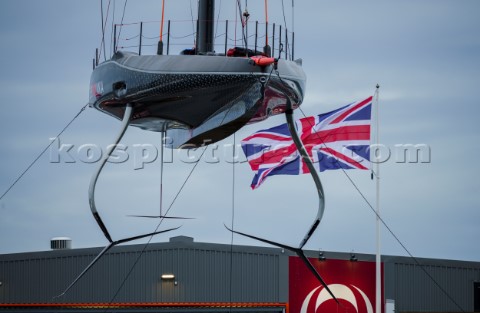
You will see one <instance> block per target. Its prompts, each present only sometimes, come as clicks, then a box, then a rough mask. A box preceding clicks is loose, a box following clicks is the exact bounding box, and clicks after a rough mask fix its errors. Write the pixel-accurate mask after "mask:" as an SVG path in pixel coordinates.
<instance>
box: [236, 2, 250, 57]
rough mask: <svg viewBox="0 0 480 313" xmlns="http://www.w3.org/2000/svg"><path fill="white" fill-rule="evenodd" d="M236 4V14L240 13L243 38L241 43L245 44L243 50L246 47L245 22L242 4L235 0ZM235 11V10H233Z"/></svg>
mask: <svg viewBox="0 0 480 313" xmlns="http://www.w3.org/2000/svg"><path fill="white" fill-rule="evenodd" d="M237 5H238V14H239V15H240V21H241V23H242V38H243V44H244V45H245V50H246V49H247V37H246V35H245V24H246V23H247V21H246V20H245V22H244V21H243V15H242V4H241V3H240V0H237ZM235 11H236V10H235Z"/></svg>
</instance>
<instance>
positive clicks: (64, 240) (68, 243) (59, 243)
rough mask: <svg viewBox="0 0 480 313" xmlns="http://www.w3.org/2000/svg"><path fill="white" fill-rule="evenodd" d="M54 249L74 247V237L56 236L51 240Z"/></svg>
mask: <svg viewBox="0 0 480 313" xmlns="http://www.w3.org/2000/svg"><path fill="white" fill-rule="evenodd" d="M50 248H51V249H52V250H65V249H72V239H70V238H68V237H55V238H52V239H51V240H50Z"/></svg>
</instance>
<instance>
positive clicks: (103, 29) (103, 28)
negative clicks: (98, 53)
mask: <svg viewBox="0 0 480 313" xmlns="http://www.w3.org/2000/svg"><path fill="white" fill-rule="evenodd" d="M100 18H101V19H102V42H105V27H104V26H103V0H100ZM106 54H107V52H106V50H105V45H103V55H106Z"/></svg>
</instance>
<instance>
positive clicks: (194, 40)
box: [190, 0, 197, 47]
mask: <svg viewBox="0 0 480 313" xmlns="http://www.w3.org/2000/svg"><path fill="white" fill-rule="evenodd" d="M190 17H191V18H192V31H193V33H194V34H195V33H196V31H195V22H194V19H193V8H192V0H190ZM196 40H197V38H196V36H193V46H194V47H196V46H197V42H196Z"/></svg>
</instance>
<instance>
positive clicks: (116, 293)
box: [104, 145, 208, 312]
mask: <svg viewBox="0 0 480 313" xmlns="http://www.w3.org/2000/svg"><path fill="white" fill-rule="evenodd" d="M207 148H208V146H207V145H205V149H203V151H202V153H201V154H200V157H199V159H198V161H197V162H195V165H194V166H193V167H192V169H191V170H190V173H189V174H188V175H187V178H186V179H185V180H184V182H183V184H182V186H181V187H180V189H179V190H178V192H177V194H176V195H175V197H174V198H173V200H172V202H171V203H170V205H169V207H168V209H167V211H166V212H165V214H164V217H161V218H160V221H159V222H158V224H157V227H156V228H155V231H154V233H155V232H157V231H158V229H159V228H160V226H161V225H162V222H163V221H164V220H165V216H167V215H168V212H170V209H171V208H172V206H173V204H174V203H175V201H176V200H177V198H178V196H179V195H180V193H181V192H182V190H183V188H184V187H185V185H186V184H187V182H188V180H189V179H190V177H191V176H192V174H193V172H194V171H195V169H196V167H197V165H198V164H199V163H200V160H201V159H202V157H203V155H204V154H205V151H207ZM152 239H153V235H152V236H150V238H149V239H148V241H147V242H146V243H145V245H144V246H143V249H142V251H140V254H139V255H138V257H137V259H136V260H135V262H134V263H133V265H132V267H131V268H130V270H129V271H128V273H127V275H125V278H124V279H123V280H122V282H121V284H120V286H119V287H118V288H117V291H116V292H115V294H114V295H113V297H112V298H111V299H110V301H109V304H111V303H113V301H115V299H116V298H117V296H118V294H119V293H120V290H121V289H122V288H123V286H124V285H125V283H126V282H127V279H128V277H129V276H130V275H131V274H132V272H133V270H134V269H135V267H136V266H137V264H138V262H139V261H140V258H141V257H142V255H143V254H144V252H145V250H146V249H147V247H148V245H150V243H151V241H152ZM107 310H108V308H106V309H105V311H104V312H107Z"/></svg>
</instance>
